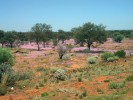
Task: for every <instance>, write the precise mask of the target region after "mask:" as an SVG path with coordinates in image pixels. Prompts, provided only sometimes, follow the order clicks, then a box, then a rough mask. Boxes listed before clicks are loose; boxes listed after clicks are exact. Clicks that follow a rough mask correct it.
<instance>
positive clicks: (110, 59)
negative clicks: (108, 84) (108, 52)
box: [107, 57, 115, 62]
mask: <svg viewBox="0 0 133 100" xmlns="http://www.w3.org/2000/svg"><path fill="white" fill-rule="evenodd" d="M114 60H115V59H114V57H109V58H108V59H107V61H108V62H113V61H114Z"/></svg>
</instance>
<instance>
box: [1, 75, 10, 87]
mask: <svg viewBox="0 0 133 100" xmlns="http://www.w3.org/2000/svg"><path fill="white" fill-rule="evenodd" d="M8 77H9V75H8V73H3V74H2V78H1V84H2V85H7V80H8Z"/></svg>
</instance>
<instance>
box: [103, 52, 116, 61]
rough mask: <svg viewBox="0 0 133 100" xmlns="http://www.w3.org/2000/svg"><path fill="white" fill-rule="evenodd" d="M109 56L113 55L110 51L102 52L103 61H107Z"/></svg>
mask: <svg viewBox="0 0 133 100" xmlns="http://www.w3.org/2000/svg"><path fill="white" fill-rule="evenodd" d="M110 57H114V54H113V53H111V52H105V53H103V54H102V56H101V58H102V59H103V60H104V61H108V58H110Z"/></svg>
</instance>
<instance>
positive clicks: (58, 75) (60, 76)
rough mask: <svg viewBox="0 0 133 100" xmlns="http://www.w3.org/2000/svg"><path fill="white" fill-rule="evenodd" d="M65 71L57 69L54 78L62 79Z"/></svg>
mask: <svg viewBox="0 0 133 100" xmlns="http://www.w3.org/2000/svg"><path fill="white" fill-rule="evenodd" d="M65 73H66V71H65V70H63V69H58V70H57V71H56V72H55V78H57V79H58V80H61V81H64V80H65V78H66V76H65Z"/></svg>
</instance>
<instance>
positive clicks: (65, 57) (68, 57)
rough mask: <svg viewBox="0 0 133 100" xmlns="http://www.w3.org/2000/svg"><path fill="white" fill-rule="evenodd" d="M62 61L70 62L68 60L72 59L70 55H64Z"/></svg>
mask: <svg viewBox="0 0 133 100" xmlns="http://www.w3.org/2000/svg"><path fill="white" fill-rule="evenodd" d="M62 59H63V60H68V59H70V55H69V54H66V55H63V57H62Z"/></svg>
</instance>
